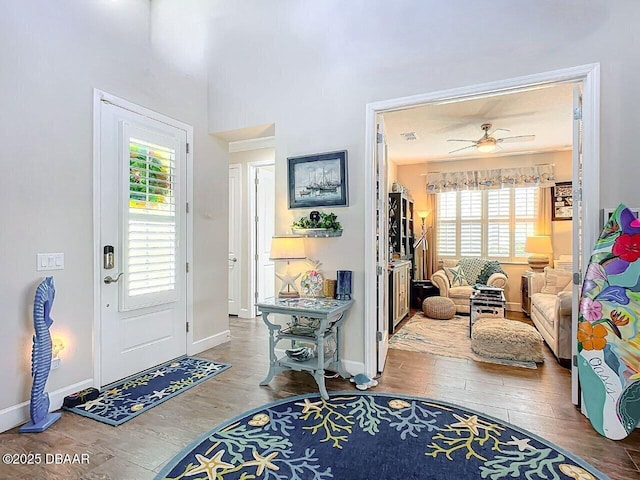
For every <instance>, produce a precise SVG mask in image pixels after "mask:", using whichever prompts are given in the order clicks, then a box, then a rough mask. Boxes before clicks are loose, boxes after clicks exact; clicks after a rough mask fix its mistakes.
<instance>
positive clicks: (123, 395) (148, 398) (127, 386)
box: [65, 357, 231, 426]
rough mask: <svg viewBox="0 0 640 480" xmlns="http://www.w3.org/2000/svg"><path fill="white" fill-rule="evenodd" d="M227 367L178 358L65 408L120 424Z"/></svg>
mask: <svg viewBox="0 0 640 480" xmlns="http://www.w3.org/2000/svg"><path fill="white" fill-rule="evenodd" d="M229 367H231V365H226V364H224V363H218V362H212V361H211V360H205V359H203V358H196V357H183V358H178V359H176V360H171V361H170V362H167V363H163V364H162V365H158V366H156V367H153V368H150V369H149V370H145V371H144V372H141V373H138V374H136V375H133V376H131V377H128V378H125V379H124V380H120V381H118V382H115V383H112V384H110V385H108V386H106V387H104V388H103V389H102V391H101V392H100V396H99V397H98V398H96V399H95V400H90V401H88V402H86V403H84V404H82V405H78V406H77V407H73V408H65V410H69V411H70V412H73V413H77V414H79V415H83V416H85V417H89V418H93V419H94V420H98V421H100V422H104V423H108V424H109V425H114V426H118V425H122V424H123V423H124V422H127V421H129V420H131V419H132V418H134V417H136V416H137V415H140V414H141V413H143V412H146V411H147V410H149V409H150V408H153V407H155V406H157V405H159V404H161V403H162V402H165V401H167V400H169V399H170V398H173V397H175V396H176V395H179V394H181V393H182V392H184V391H186V390H188V389H190V388H191V387H195V386H196V385H198V384H199V383H202V382H204V381H205V380H208V379H209V378H211V377H214V376H216V375H218V374H219V373H220V372H223V371H225V370H226V369H227V368H229Z"/></svg>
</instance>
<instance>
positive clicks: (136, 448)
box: [0, 317, 640, 480]
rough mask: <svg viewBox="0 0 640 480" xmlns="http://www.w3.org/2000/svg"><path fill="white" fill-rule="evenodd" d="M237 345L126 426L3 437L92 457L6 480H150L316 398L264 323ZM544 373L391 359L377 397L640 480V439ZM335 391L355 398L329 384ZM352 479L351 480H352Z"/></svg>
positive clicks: (429, 358)
mask: <svg viewBox="0 0 640 480" xmlns="http://www.w3.org/2000/svg"><path fill="white" fill-rule="evenodd" d="M230 323H231V335H232V339H231V341H230V342H228V343H226V344H224V345H220V346H218V347H216V348H213V349H211V350H208V351H206V352H203V353H202V354H200V355H199V356H201V357H205V358H210V359H212V360H217V361H221V362H226V363H230V364H232V365H233V367H232V368H231V369H229V370H227V371H225V372H223V373H221V374H220V375H218V376H216V377H214V378H212V379H210V380H207V381H206V382H203V383H202V384H200V385H198V386H196V387H194V388H192V389H191V390H189V391H187V392H185V393H183V394H181V395H178V396H177V397H175V398H172V399H170V400H168V401H166V402H165V403H163V404H162V405H159V406H158V407H155V408H153V409H151V410H149V411H147V412H145V413H144V414H142V415H140V416H138V417H136V418H134V419H133V420H131V421H129V422H127V423H125V424H123V425H122V426H120V427H111V426H109V425H105V424H102V423H99V422H96V421H94V420H90V419H88V418H85V417H81V416H79V415H74V414H72V413H68V412H63V414H62V418H61V419H60V420H59V421H58V422H57V423H55V424H54V425H53V426H52V427H51V428H49V430H47V431H46V432H43V433H40V434H27V435H21V434H18V433H17V429H14V430H11V431H9V432H6V433H3V434H0V453H2V454H5V453H28V452H32V453H40V454H42V455H43V456H44V455H45V454H47V453H63V454H66V453H68V454H75V453H77V454H85V453H86V454H88V455H89V458H90V462H89V464H88V465H59V466H56V465H39V466H31V467H27V466H7V465H3V464H0V479H47V480H56V479H87V480H88V479H92V480H95V479H114V480H116V479H117V480H128V479H132V480H144V479H149V478H153V477H154V476H155V474H156V473H157V472H158V471H159V470H160V469H161V468H162V467H163V466H164V465H165V464H166V463H167V462H168V461H169V460H170V459H171V458H172V457H173V456H174V455H175V454H177V453H178V452H180V451H181V450H182V449H183V448H184V447H185V446H186V445H188V444H189V443H190V442H191V441H193V440H194V439H196V438H197V437H199V436H200V435H201V434H203V433H205V432H207V431H208V430H210V429H211V428H212V427H214V426H215V425H217V424H218V423H221V422H223V421H225V420H228V419H230V418H232V417H234V416H236V415H238V414H240V413H242V412H243V411H245V410H248V409H250V408H252V407H256V406H259V405H262V404H264V403H267V402H270V401H273V400H277V399H280V398H284V397H288V396H291V395H296V394H299V393H306V392H311V391H317V390H316V386H315V383H314V382H313V379H312V378H311V376H310V375H309V374H308V373H305V372H286V373H283V374H280V375H277V376H276V377H275V378H274V379H273V381H272V382H271V384H270V385H269V386H267V387H260V386H258V382H259V381H260V380H262V378H264V375H265V374H266V372H267V366H268V357H267V329H266V327H265V326H264V324H263V323H262V321H261V320H260V319H251V320H246V319H238V318H235V317H232V318H231V320H230ZM545 355H546V358H545V364H544V365H543V366H542V367H541V368H538V369H537V370H530V369H525V368H518V367H507V366H502V365H495V364H489V363H478V362H474V361H471V360H469V361H467V360H462V359H455V358H447V357H438V356H434V355H428V354H420V353H414V352H405V351H401V350H389V356H388V359H387V365H386V368H385V373H384V375H383V376H382V377H381V378H380V379H379V382H380V383H379V385H378V386H377V387H376V388H375V391H380V392H398V393H407V394H413V395H423V396H426V397H430V398H432V399H439V400H445V401H447V402H451V403H455V404H458V405H460V406H466V407H469V408H472V409H474V410H478V411H480V412H483V413H486V414H488V415H492V416H494V417H497V418H500V419H503V420H506V421H509V422H511V423H513V424H515V425H518V426H520V427H522V428H525V429H527V430H529V431H531V432H533V433H536V434H538V435H540V436H542V437H544V438H546V439H548V440H550V441H552V442H554V443H556V444H557V445H559V446H561V447H563V448H565V449H566V450H568V451H570V452H573V453H575V454H576V455H578V456H580V457H582V458H583V459H584V460H586V461H587V462H589V463H591V464H592V465H594V466H595V467H596V468H598V469H599V470H600V471H602V472H603V473H605V474H607V475H609V476H610V477H611V478H613V479H628V480H631V479H634V480H638V479H639V478H640V468H639V467H640V431H638V430H636V431H635V432H634V433H633V434H632V435H630V436H629V437H628V438H627V439H626V440H623V441H620V442H614V441H612V440H607V439H605V438H603V437H601V436H599V435H598V434H597V433H596V432H595V431H594V430H593V429H592V428H591V426H590V424H589V422H588V420H587V419H586V418H584V417H583V416H582V415H581V414H580V413H579V412H578V410H577V409H576V408H575V407H574V406H573V405H572V404H571V401H570V375H569V372H568V370H566V369H564V368H562V367H560V366H559V365H558V364H557V362H556V361H555V360H554V358H553V355H552V354H551V352H550V351H548V349H546V353H545ZM327 388H328V389H329V390H330V391H331V390H351V389H352V388H353V385H352V384H350V383H349V382H348V381H346V380H327ZM347 480H348V479H347Z"/></svg>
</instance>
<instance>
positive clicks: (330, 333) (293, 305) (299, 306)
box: [258, 298, 353, 400]
mask: <svg viewBox="0 0 640 480" xmlns="http://www.w3.org/2000/svg"><path fill="white" fill-rule="evenodd" d="M352 305H353V300H333V299H330V298H275V299H271V300H267V301H265V302H263V303H258V308H260V311H261V312H262V320H263V321H264V323H265V324H266V325H267V327H268V328H269V361H270V366H269V373H267V376H266V378H265V379H264V380H263V381H262V382H260V385H267V384H268V383H269V382H270V381H271V379H273V377H274V375H276V374H277V373H280V372H283V371H286V370H296V371H303V370H304V371H307V372H310V373H311V374H312V375H313V378H314V379H315V381H316V383H317V384H318V388H319V389H320V395H322V398H324V399H325V400H327V399H328V398H329V394H328V393H327V389H326V387H325V383H324V373H325V370H327V369H330V370H332V371H336V372H338V373H339V374H340V376H342V377H343V378H349V377H350V375H349V373H348V372H346V371H345V370H344V369H343V368H342V365H341V363H340V328H341V327H342V324H343V323H344V321H345V319H346V314H347V312H348V311H349V309H350V308H351V306H352ZM270 313H276V314H282V315H289V316H290V318H291V323H290V324H289V325H288V326H287V325H284V326H283V325H278V324H275V323H272V322H270V321H269V318H268V316H269V314H270ZM301 320H304V323H305V325H308V324H313V325H314V327H313V328H312V329H308V328H304V327H297V325H300V322H301ZM331 338H333V339H334V340H335V344H336V348H335V351H334V352H333V353H332V354H331V355H328V356H326V358H325V343H326V342H327V340H329V339H331ZM280 340H290V341H291V346H292V347H293V346H294V345H295V343H296V342H300V343H305V344H311V345H315V348H316V355H315V356H314V357H313V358H310V359H308V360H305V361H297V360H294V359H292V358H289V357H287V356H286V355H284V356H282V357H278V356H277V355H276V351H275V350H276V345H277V343H278V342H279V341H280Z"/></svg>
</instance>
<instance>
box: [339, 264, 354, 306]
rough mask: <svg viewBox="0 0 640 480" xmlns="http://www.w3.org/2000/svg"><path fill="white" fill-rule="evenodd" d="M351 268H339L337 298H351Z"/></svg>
mask: <svg viewBox="0 0 640 480" xmlns="http://www.w3.org/2000/svg"><path fill="white" fill-rule="evenodd" d="M351 273H352V272H351V270H338V282H337V285H336V299H338V300H351Z"/></svg>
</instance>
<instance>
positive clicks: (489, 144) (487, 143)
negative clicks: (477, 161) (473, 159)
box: [477, 138, 496, 153]
mask: <svg viewBox="0 0 640 480" xmlns="http://www.w3.org/2000/svg"><path fill="white" fill-rule="evenodd" d="M477 146H478V151H479V152H482V153H490V152H493V151H494V150H495V149H496V141H495V140H493V139H492V138H489V139H487V140H484V141H479V142H478V145H477Z"/></svg>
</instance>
